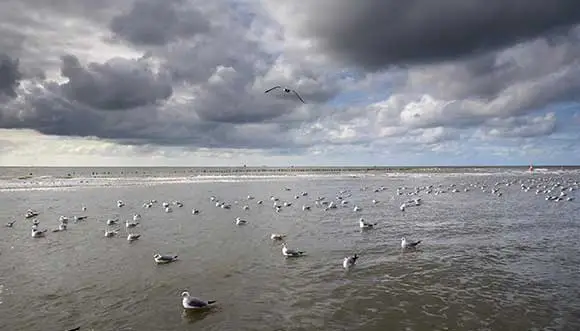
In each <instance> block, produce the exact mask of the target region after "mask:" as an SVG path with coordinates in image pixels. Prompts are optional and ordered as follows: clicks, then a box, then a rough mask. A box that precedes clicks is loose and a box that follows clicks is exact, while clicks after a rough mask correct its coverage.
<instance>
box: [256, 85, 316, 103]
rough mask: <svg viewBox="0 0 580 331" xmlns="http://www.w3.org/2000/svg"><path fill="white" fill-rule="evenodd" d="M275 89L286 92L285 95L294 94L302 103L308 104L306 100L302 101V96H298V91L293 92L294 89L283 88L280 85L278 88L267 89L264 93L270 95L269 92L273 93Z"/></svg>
mask: <svg viewBox="0 0 580 331" xmlns="http://www.w3.org/2000/svg"><path fill="white" fill-rule="evenodd" d="M275 89H282V91H284V93H294V94H295V95H296V96H297V97H298V99H300V101H302V103H306V102H305V101H304V99H302V97H301V96H300V94H298V92H296V90H292V89H289V88H287V87H282V86H280V85H277V86H274V87H272V88H270V89H267V90H266V91H264V93H268V92H270V91H273V90H275Z"/></svg>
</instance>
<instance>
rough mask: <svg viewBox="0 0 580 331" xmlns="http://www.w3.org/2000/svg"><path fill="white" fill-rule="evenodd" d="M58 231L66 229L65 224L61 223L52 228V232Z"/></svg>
mask: <svg viewBox="0 0 580 331" xmlns="http://www.w3.org/2000/svg"><path fill="white" fill-rule="evenodd" d="M60 231H66V224H65V223H61V224H60V225H59V226H58V228H57V229H54V230H52V232H60Z"/></svg>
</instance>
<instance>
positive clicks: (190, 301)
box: [181, 291, 216, 309]
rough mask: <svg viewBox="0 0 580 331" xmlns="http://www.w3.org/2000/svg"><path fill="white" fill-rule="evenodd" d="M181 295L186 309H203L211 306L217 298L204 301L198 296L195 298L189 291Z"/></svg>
mask: <svg viewBox="0 0 580 331" xmlns="http://www.w3.org/2000/svg"><path fill="white" fill-rule="evenodd" d="M181 297H182V298H183V299H182V301H181V304H182V305H183V308H184V309H203V308H209V307H210V305H212V304H214V303H215V302H216V301H215V300H209V301H203V300H201V299H198V298H194V297H192V296H190V295H189V292H187V291H184V292H183V293H181Z"/></svg>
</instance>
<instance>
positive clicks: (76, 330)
mask: <svg viewBox="0 0 580 331" xmlns="http://www.w3.org/2000/svg"><path fill="white" fill-rule="evenodd" d="M80 329H81V327H80V326H77V327H76V328H74V329H70V330H68V331H79V330H80Z"/></svg>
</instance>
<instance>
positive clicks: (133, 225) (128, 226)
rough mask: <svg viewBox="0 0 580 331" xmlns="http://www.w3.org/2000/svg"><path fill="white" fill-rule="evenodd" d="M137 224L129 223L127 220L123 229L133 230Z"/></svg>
mask: <svg viewBox="0 0 580 331" xmlns="http://www.w3.org/2000/svg"><path fill="white" fill-rule="evenodd" d="M138 224H139V222H129V220H126V221H125V227H127V228H134V227H136V226H137V225H138Z"/></svg>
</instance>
